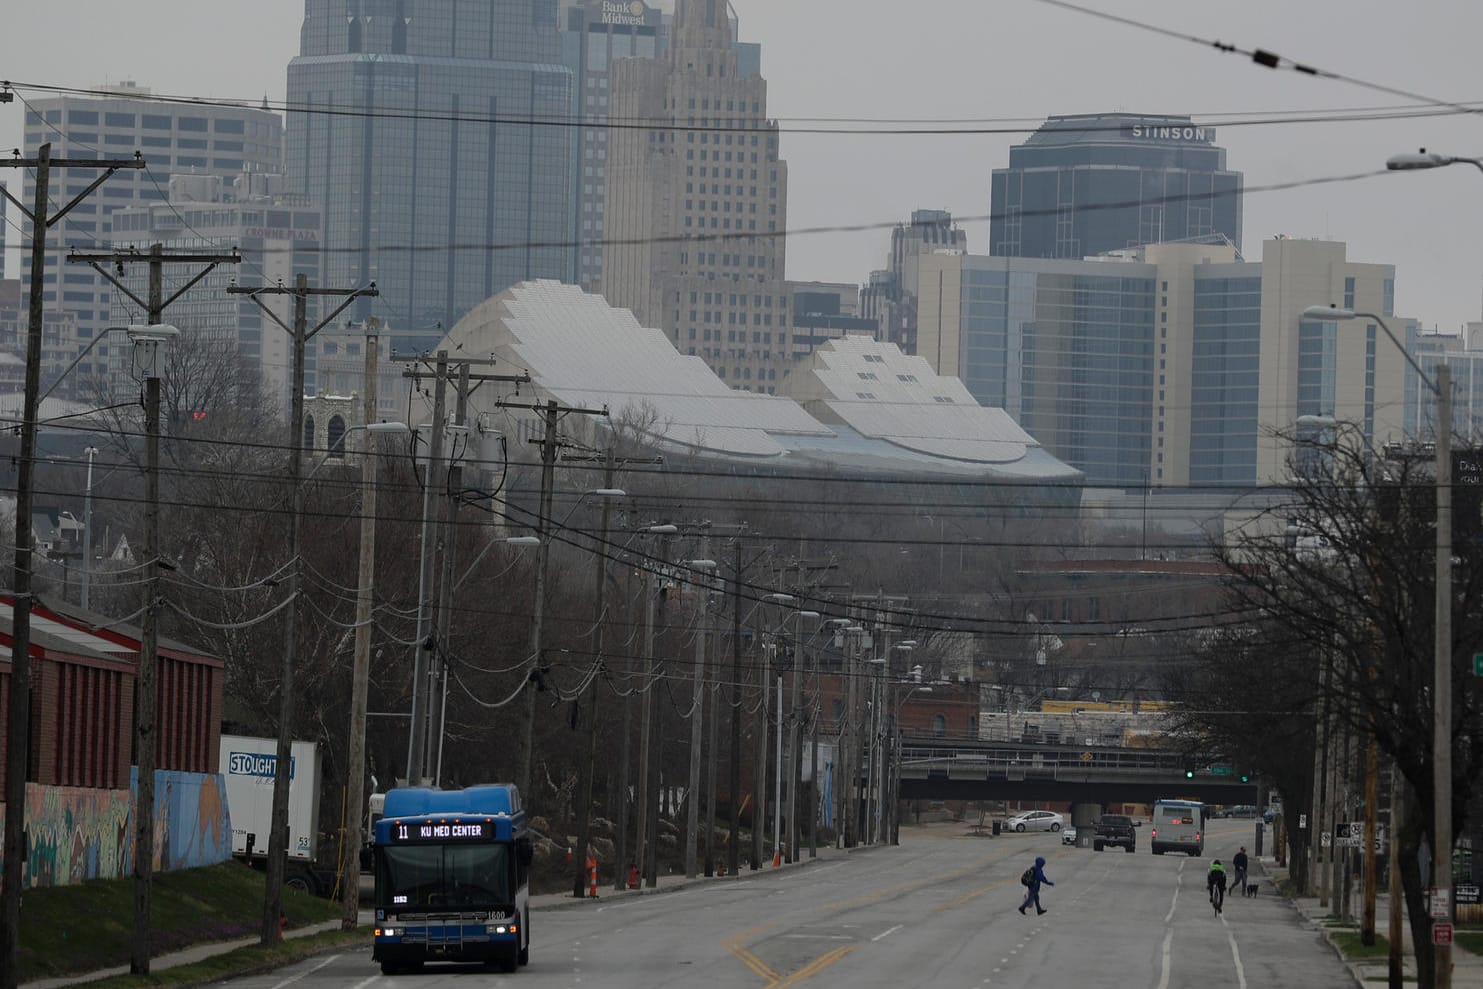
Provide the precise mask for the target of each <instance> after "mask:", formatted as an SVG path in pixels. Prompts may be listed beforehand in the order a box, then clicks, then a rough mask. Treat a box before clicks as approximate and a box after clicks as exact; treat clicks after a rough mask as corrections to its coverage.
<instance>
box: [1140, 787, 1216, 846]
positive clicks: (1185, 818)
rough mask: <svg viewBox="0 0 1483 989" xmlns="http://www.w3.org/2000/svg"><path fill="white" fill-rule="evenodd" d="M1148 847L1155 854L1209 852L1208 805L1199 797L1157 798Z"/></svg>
mask: <svg viewBox="0 0 1483 989" xmlns="http://www.w3.org/2000/svg"><path fill="white" fill-rule="evenodd" d="M1150 831H1152V834H1150V835H1149V840H1148V847H1149V849H1150V850H1152V852H1153V853H1154V854H1155V855H1162V854H1164V852H1166V851H1173V852H1185V853H1186V854H1188V855H1203V854H1205V805H1204V804H1202V803H1201V802H1200V801H1198V800H1155V801H1154V802H1153V827H1152V828H1151V829H1150Z"/></svg>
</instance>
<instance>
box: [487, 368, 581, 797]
mask: <svg viewBox="0 0 1483 989" xmlns="http://www.w3.org/2000/svg"><path fill="white" fill-rule="evenodd" d="M526 380H529V378H527V379H526ZM496 405H497V407H499V408H502V409H532V410H535V411H538V412H540V414H541V418H542V420H543V421H544V423H545V430H544V431H543V432H542V434H541V438H540V439H539V440H532V441H531V442H533V443H535V442H538V443H540V445H541V500H540V508H539V512H538V514H537V516H536V526H535V529H536V538H538V539H539V540H540V541H541V545H540V546H539V547H537V548H536V586H535V600H534V601H533V603H532V608H531V623H530V662H531V664H532V666H531V672H530V675H529V677H528V678H527V679H526V681H525V693H526V697H525V731H524V734H525V744H524V745H523V746H522V748H521V751H520V779H519V787H520V792H521V794H522V795H524V796H525V800H526V805H527V806H530V805H531V797H532V796H533V793H532V792H531V772H532V769H533V766H534V762H535V758H534V756H535V738H536V736H535V731H536V691H535V688H534V687H533V686H532V684H534V683H535V682H536V681H537V678H538V675H539V674H540V673H541V672H542V670H543V665H542V662H541V658H542V657H541V651H542V649H543V648H544V647H543V646H542V645H541V636H542V633H543V631H544V629H545V624H546V566H547V563H548V561H549V560H550V558H551V529H552V518H551V500H552V498H553V497H554V496H555V486H556V454H557V451H558V450H559V449H560V448H561V446H562V445H563V444H562V443H561V441H560V439H559V438H558V436H557V433H556V424H557V422H558V421H559V420H560V419H561V418H562V417H563V416H566V415H589V416H594V415H595V416H606V415H607V414H608V410H607V407H606V406H604V407H603V408H601V409H583V408H575V407H570V406H563V405H558V404H557V403H556V401H555V400H554V399H553V400H551V401H547V402H546V403H545V404H530V403H523V402H506V401H500V402H498V403H496Z"/></svg>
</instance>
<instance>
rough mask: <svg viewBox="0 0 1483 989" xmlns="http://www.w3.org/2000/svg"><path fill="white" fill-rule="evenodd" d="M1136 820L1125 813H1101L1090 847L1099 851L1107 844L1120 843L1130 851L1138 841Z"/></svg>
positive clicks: (1124, 848)
mask: <svg viewBox="0 0 1483 989" xmlns="http://www.w3.org/2000/svg"><path fill="white" fill-rule="evenodd" d="M1137 827H1138V825H1137V822H1135V821H1134V820H1133V819H1132V818H1131V817H1129V816H1128V815H1126V814H1103V815H1102V816H1101V817H1099V818H1097V830H1096V832H1095V834H1094V835H1093V836H1092V847H1093V848H1094V849H1096V850H1097V851H1099V852H1100V851H1101V850H1102V849H1103V848H1105V847H1107V846H1108V845H1121V846H1122V847H1123V850H1124V851H1126V852H1129V853H1131V852H1132V851H1133V847H1134V846H1135V845H1136V844H1137V843H1138V832H1137V830H1136V829H1137Z"/></svg>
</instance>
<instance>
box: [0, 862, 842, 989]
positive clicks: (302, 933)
mask: <svg viewBox="0 0 1483 989" xmlns="http://www.w3.org/2000/svg"><path fill="white" fill-rule="evenodd" d="M866 847H868V846H864V845H861V846H859V847H858V848H854V849H837V848H834V847H832V846H831V847H828V848H824V847H821V848H820V849H819V855H818V858H815V859H810V858H808V853H807V852H806V851H805V852H804V853H803V857H802V858H801V859H800V860H799V861H798V862H796V863H793V864H788V863H784V864H783V865H782V866H780V867H778V868H777V869H774V868H772V864H771V863H770V862H769V863H768V865H767V867H765V868H762V869H758V870H756V871H755V872H754V871H752V870H750V869H748V868H746V867H745V866H743V867H742V869H741V872H740V873H739V874H738V875H736V876H730V875H728V876H711V877H707V876H705V875H699V876H696V877H695V878H694V879H689V878H687V877H686V876H684V875H683V874H680V875H662V876H660V877H659V878H658V884H657V885H656V886H655V887H654V888H652V889H650V888H648V887H645V886H640V887H639V888H638V889H623V890H615V889H614V888H613V883H612V881H611V880H609V881H607V882H604V883H599V885H598V887H597V893H598V898H597V899H595V900H594V899H592V898H590V897H583V898H582V899H577V898H576V897H574V896H572V895H571V893H570V892H566V893H542V894H540V895H539V896H532V897H531V898H530V906H531V909H533V910H553V909H555V910H560V909H575V908H579V907H582V906H585V905H589V904H591V905H596V904H608V903H613V902H615V901H617V900H622V899H625V898H628V897H634V896H649V895H653V894H655V893H666V892H672V891H674V890H677V889H684V888H685V887H687V886H695V885H699V884H701V883H728V882H736V881H738V880H743V881H744V880H749V879H761V878H765V877H767V876H771V875H777V874H781V873H786V872H790V871H796V870H798V869H806V868H808V866H809V864H810V863H813V862H825V861H828V860H830V859H835V858H838V857H839V856H842V855H848V854H850V853H851V852H855V851H863V850H864V849H865V848H866ZM370 894H371V881H370V877H369V876H362V877H361V902H362V903H366V902H367V901H368V900H369V898H370ZM374 923H375V911H373V910H368V909H362V910H361V912H360V927H361V929H362V930H364V931H366V934H367V944H368V945H369V943H370V940H369V939H370V928H371V926H372V925H373V924H374ZM339 929H340V922H339V921H338V920H332V921H327V922H325V923H322V924H312V925H310V926H307V927H298V928H294V929H291V930H289V931H287V932H286V933H285V934H284V936H285V937H286V938H301V937H308V936H309V935H311V934H323V933H325V932H327V931H337V930H339ZM257 943H258V939H257V938H255V937H250V938H238V939H237V940H234V941H215V942H211V943H209V944H198V945H194V946H192V947H190V948H186V949H184V950H181V951H175V952H171V953H169V954H165V955H157V956H155V957H154V958H152V959H151V960H150V971H151V972H161V971H164V970H165V969H169V968H176V967H178V966H181V965H191V964H194V963H195V962H199V961H204V960H205V959H207V958H213V957H215V956H217V955H224V954H226V953H227V952H229V951H235V950H236V949H237V948H246V947H250V946H252V945H255V944H257ZM367 958H368V959H369V954H368V955H367ZM128 974H129V966H127V965H120V966H117V967H115V968H106V969H101V970H99V971H96V972H85V973H79V974H77V975H64V976H59V977H57V978H54V979H38V980H36V981H33V982H23V983H21V989H62V987H64V986H75V985H81V984H84V983H88V982H96V981H98V980H99V979H106V978H111V977H112V976H115V975H128Z"/></svg>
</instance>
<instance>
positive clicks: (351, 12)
mask: <svg viewBox="0 0 1483 989" xmlns="http://www.w3.org/2000/svg"><path fill="white" fill-rule="evenodd" d="M304 7H305V15H304V26H303V30H302V32H301V43H300V54H299V55H298V56H297V57H296V58H294V59H293V60H292V61H291V62H290V63H289V66H288V101H289V106H290V112H289V114H288V174H289V177H290V181H291V183H292V185H293V187H294V189H295V190H296V191H298V192H301V193H303V194H305V195H307V196H308V197H309V198H310V200H312V201H313V202H315V203H316V204H317V205H319V206H320V207H321V208H322V209H323V211H324V247H323V250H324V255H325V257H324V266H323V270H324V278H325V282H326V284H327V285H328V286H330V287H335V288H353V287H358V286H363V285H366V284H368V283H369V282H372V281H374V282H376V284H377V286H378V287H379V288H380V290H381V297H380V299H370V298H366V299H360V300H357V303H356V305H355V306H353V307H352V310H351V315H352V316H354V317H356V318H362V319H363V318H365V317H366V316H369V315H376V316H379V317H382V318H386V319H389V320H390V322H391V325H392V328H393V338H394V339H395V334H396V332H397V331H398V330H401V331H407V330H412V331H416V330H418V329H426V328H427V327H430V326H432V325H434V324H442V326H443V328H444V329H445V330H446V329H447V328H448V327H451V326H452V325H453V323H454V322H455V321H456V320H457V319H458V318H459V317H460V316H462V315H463V314H464V313H466V312H468V311H469V310H470V309H472V308H473V307H474V306H475V305H477V304H478V303H480V302H482V301H483V300H484V299H486V298H488V297H490V296H492V295H494V294H496V293H498V292H499V291H500V290H502V289H504V288H506V287H507V286H509V285H512V284H514V283H516V282H519V281H523V280H525V279H530V278H557V279H566V278H569V277H570V270H569V269H570V267H571V264H570V261H571V254H570V252H569V251H568V250H567V249H566V248H565V247H564V246H563V245H564V243H565V242H566V240H567V239H568V237H569V230H568V222H569V219H570V216H571V207H570V195H571V189H570V170H569V167H568V164H569V158H570V154H571V146H572V142H571V140H570V136H569V133H568V131H569V128H568V127H567V126H566V125H567V123H568V122H569V115H570V101H571V86H572V74H571V70H569V69H567V68H566V67H565V66H563V65H562V64H561V57H560V56H561V52H560V44H559V40H558V37H557V31H556V9H557V8H556V0H493V2H486V3H478V4H472V3H448V2H446V0H442V2H435V0H305V4H304Z"/></svg>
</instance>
